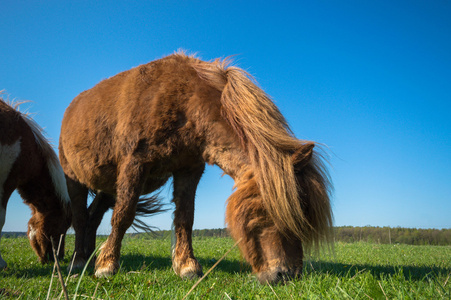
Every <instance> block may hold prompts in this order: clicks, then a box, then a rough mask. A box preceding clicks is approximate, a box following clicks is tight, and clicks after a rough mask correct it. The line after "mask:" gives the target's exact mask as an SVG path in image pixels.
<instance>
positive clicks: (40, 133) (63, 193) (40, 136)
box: [0, 98, 70, 209]
mask: <svg viewBox="0 0 451 300" xmlns="http://www.w3.org/2000/svg"><path fill="white" fill-rule="evenodd" d="M0 99H1V100H3V99H2V98H0ZM3 102H5V103H6V104H7V105H8V106H10V107H11V108H12V109H14V110H15V111H16V112H17V113H18V114H19V116H20V117H21V118H22V120H23V121H24V122H25V123H26V124H27V125H28V127H30V129H31V131H32V132H33V136H34V138H35V141H36V144H37V145H38V147H39V149H40V150H41V153H42V155H43V156H44V157H45V158H46V160H47V168H48V170H49V173H50V176H51V178H52V183H53V187H54V188H55V192H56V194H57V195H58V196H59V198H60V199H61V201H62V202H63V204H64V205H63V206H64V207H65V208H66V209H67V205H68V204H69V203H70V198H69V193H68V192H67V186H66V179H65V175H64V172H63V169H62V168H61V165H60V163H59V160H58V157H57V156H56V153H55V151H54V150H53V148H52V146H51V144H50V142H49V140H48V139H47V138H46V137H45V136H44V130H43V129H42V128H41V127H40V126H39V125H38V124H37V123H36V121H34V120H33V119H32V118H31V116H30V114H29V113H25V112H21V111H20V110H19V106H20V105H21V104H23V103H25V102H27V101H22V102H14V101H10V100H7V101H5V100H3Z"/></svg>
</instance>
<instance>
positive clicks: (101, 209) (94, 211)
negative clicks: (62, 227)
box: [85, 192, 115, 257]
mask: <svg viewBox="0 0 451 300" xmlns="http://www.w3.org/2000/svg"><path fill="white" fill-rule="evenodd" d="M114 202H115V199H114V197H113V196H111V195H108V194H105V193H103V192H99V193H97V195H96V196H95V198H94V200H93V201H92V203H91V205H90V206H89V208H88V215H89V219H88V225H87V227H86V232H85V254H86V256H87V257H89V256H91V254H92V252H94V250H95V246H96V233H97V228H99V225H100V222H102V219H103V215H104V214H105V213H106V211H107V210H108V209H109V208H113V206H114Z"/></svg>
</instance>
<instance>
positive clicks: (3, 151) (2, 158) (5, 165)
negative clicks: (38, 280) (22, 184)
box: [0, 139, 20, 269]
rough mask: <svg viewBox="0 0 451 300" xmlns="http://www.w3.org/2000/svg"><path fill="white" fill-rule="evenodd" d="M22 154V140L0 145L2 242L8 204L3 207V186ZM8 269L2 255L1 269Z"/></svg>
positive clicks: (0, 259)
mask: <svg viewBox="0 0 451 300" xmlns="http://www.w3.org/2000/svg"><path fill="white" fill-rule="evenodd" d="M19 154H20V139H18V140H17V141H16V142H15V143H14V144H12V145H2V144H0V241H1V238H2V229H3V225H5V219H6V203H5V205H3V185H4V184H5V181H6V179H7V178H8V176H9V173H10V172H11V169H12V167H13V165H14V162H15V161H16V159H17V157H18V156H19ZM4 268H6V262H5V260H4V259H3V258H2V254H1V253H0V269H4Z"/></svg>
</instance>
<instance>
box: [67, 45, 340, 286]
mask: <svg viewBox="0 0 451 300" xmlns="http://www.w3.org/2000/svg"><path fill="white" fill-rule="evenodd" d="M314 146H315V144H314V143H313V142H305V141H300V140H298V139H296V138H295V137H294V136H293V134H292V132H291V131H290V129H289V127H288V124H287V122H286V120H285V119H284V117H283V116H282V115H281V113H280V112H279V110H278V109H277V107H276V106H275V105H274V103H273V102H272V101H271V99H270V98H269V97H268V95H266V94H265V93H264V92H263V91H262V90H261V89H260V88H259V87H258V86H257V85H256V84H255V83H254V82H253V80H252V78H251V77H250V75H248V74H247V73H246V72H245V71H243V70H241V69H239V68H237V67H234V66H231V65H230V62H229V60H227V59H225V60H215V61H213V62H204V61H201V60H199V59H197V58H194V57H192V56H187V55H185V54H184V53H176V54H173V55H170V56H167V57H165V58H162V59H159V60H156V61H153V62H150V63H148V64H145V65H141V66H138V67H136V68H133V69H131V70H129V71H125V72H122V73H120V74H118V75H116V76H113V77H111V78H109V79H106V80H103V81H102V82H100V83H99V84H97V85H96V86H94V87H93V88H92V89H90V90H87V91H85V92H83V93H81V94H80V95H78V96H77V97H76V98H75V99H74V100H73V101H72V103H71V104H70V105H69V107H68V108H67V110H66V112H65V115H64V119H63V123H62V128H61V135H60V148H59V151H60V160H61V165H62V167H63V170H64V172H65V173H66V176H67V181H68V190H69V194H70V196H71V200H72V208H73V215H74V216H73V226H74V229H75V234H76V241H75V243H76V245H75V248H76V249H75V250H76V251H77V257H78V258H79V259H80V261H79V264H80V265H82V263H83V260H86V258H87V257H88V255H89V254H90V253H86V252H84V249H83V242H84V236H85V234H86V231H89V230H92V229H90V228H89V226H88V221H87V220H88V219H89V213H93V212H95V211H96V210H92V211H91V210H90V211H88V210H87V208H86V195H87V193H88V190H94V191H101V193H103V195H104V198H105V199H107V200H105V201H108V199H110V200H111V199H112V198H114V201H115V206H114V210H113V216H112V219H111V225H112V230H111V234H110V235H109V237H108V239H107V241H106V242H105V244H104V245H103V246H102V249H101V252H100V255H99V256H98V257H97V260H96V271H95V275H96V276H98V277H103V276H110V275H113V274H114V273H115V272H117V270H118V268H119V256H120V249H121V241H122V238H123V236H124V234H125V232H126V230H127V228H129V226H130V225H131V224H132V222H133V219H134V216H135V211H136V207H137V203H138V199H139V196H140V195H142V194H147V193H151V192H152V191H155V190H156V189H157V188H159V187H161V186H162V185H163V184H164V183H165V182H166V181H167V180H168V179H169V178H170V177H172V178H173V188H174V192H173V200H172V201H173V202H174V203H175V212H174V228H175V236H176V238H177V239H176V243H175V248H174V250H173V257H172V261H173V262H172V263H173V269H174V271H175V272H176V273H177V274H178V275H180V276H181V277H182V278H192V277H195V276H200V275H201V274H202V267H201V266H200V264H199V263H198V261H197V260H196V258H195V257H194V254H193V248H192V242H191V233H192V226H193V218H194V197H195V193H196V187H197V184H198V182H199V180H200V178H201V176H202V173H203V171H204V167H205V163H208V164H216V165H218V166H219V167H220V168H221V169H222V170H223V171H224V172H225V173H226V174H228V175H230V176H231V177H232V178H233V179H234V181H235V188H236V191H235V192H234V193H233V194H232V195H231V196H230V198H229V199H228V205H227V209H226V222H227V224H228V227H229V230H230V233H231V235H232V237H233V238H234V239H236V240H241V242H240V243H239V247H240V250H241V252H242V254H243V256H244V257H245V258H246V260H247V261H248V262H249V263H250V265H251V266H252V269H253V271H254V272H255V273H256V274H257V277H258V279H259V280H260V282H262V283H265V282H270V283H275V282H278V281H280V280H285V279H287V278H291V277H296V276H297V275H299V274H300V273H301V271H302V258H303V246H304V247H307V248H309V247H310V246H319V245H320V244H322V241H325V240H326V241H327V240H328V238H330V236H331V226H332V212H331V207H330V202H329V192H330V183H329V180H328V175H327V173H326V170H325V169H324V167H323V164H322V161H321V158H320V156H319V155H318V153H316V151H314ZM99 202H102V200H99Z"/></svg>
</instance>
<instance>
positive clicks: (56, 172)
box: [0, 98, 71, 269]
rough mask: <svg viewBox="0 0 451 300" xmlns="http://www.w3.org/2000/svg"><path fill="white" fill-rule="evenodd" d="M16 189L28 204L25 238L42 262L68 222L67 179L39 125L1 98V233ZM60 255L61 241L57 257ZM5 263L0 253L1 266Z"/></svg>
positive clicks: (51, 254) (50, 256)
mask: <svg viewBox="0 0 451 300" xmlns="http://www.w3.org/2000/svg"><path fill="white" fill-rule="evenodd" d="M16 108H17V105H16ZM16 189H17V190H18V192H19V194H20V195H21V196H22V198H23V199H24V201H25V203H26V204H27V205H28V206H29V207H30V208H31V212H32V217H31V219H30V221H29V222H28V232H27V234H28V238H29V240H30V244H31V246H32V248H33V250H34V251H35V252H36V254H37V255H38V257H39V260H40V261H41V262H42V263H45V262H47V261H48V260H49V259H53V252H52V245H51V239H54V240H55V242H56V243H58V241H59V239H60V235H61V234H64V233H66V231H67V229H68V228H69V226H70V223H71V221H70V216H71V211H70V207H69V205H70V200H69V195H68V193H67V188H66V179H65V177H64V173H63V170H62V169H61V165H60V164H59V161H58V157H57V156H56V154H55V152H54V151H53V149H52V147H51V146H50V145H49V143H48V141H47V140H46V139H45V137H44V136H43V135H42V129H41V128H40V127H39V126H38V125H37V124H36V123H35V122H34V121H33V120H32V119H31V118H30V117H29V116H28V115H26V114H22V113H20V112H19V111H18V110H16V109H14V108H13V107H12V106H11V105H9V104H7V103H6V102H4V101H3V99H1V98H0V234H1V231H2V228H3V225H4V224H5V216H6V205H7V204H8V199H9V197H10V196H11V194H12V192H13V191H14V190H16ZM63 255H64V243H62V248H61V249H60V254H59V257H60V258H62V257H63ZM5 267H6V262H5V261H4V260H3V258H2V257H1V255H0V269H2V268H5Z"/></svg>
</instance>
